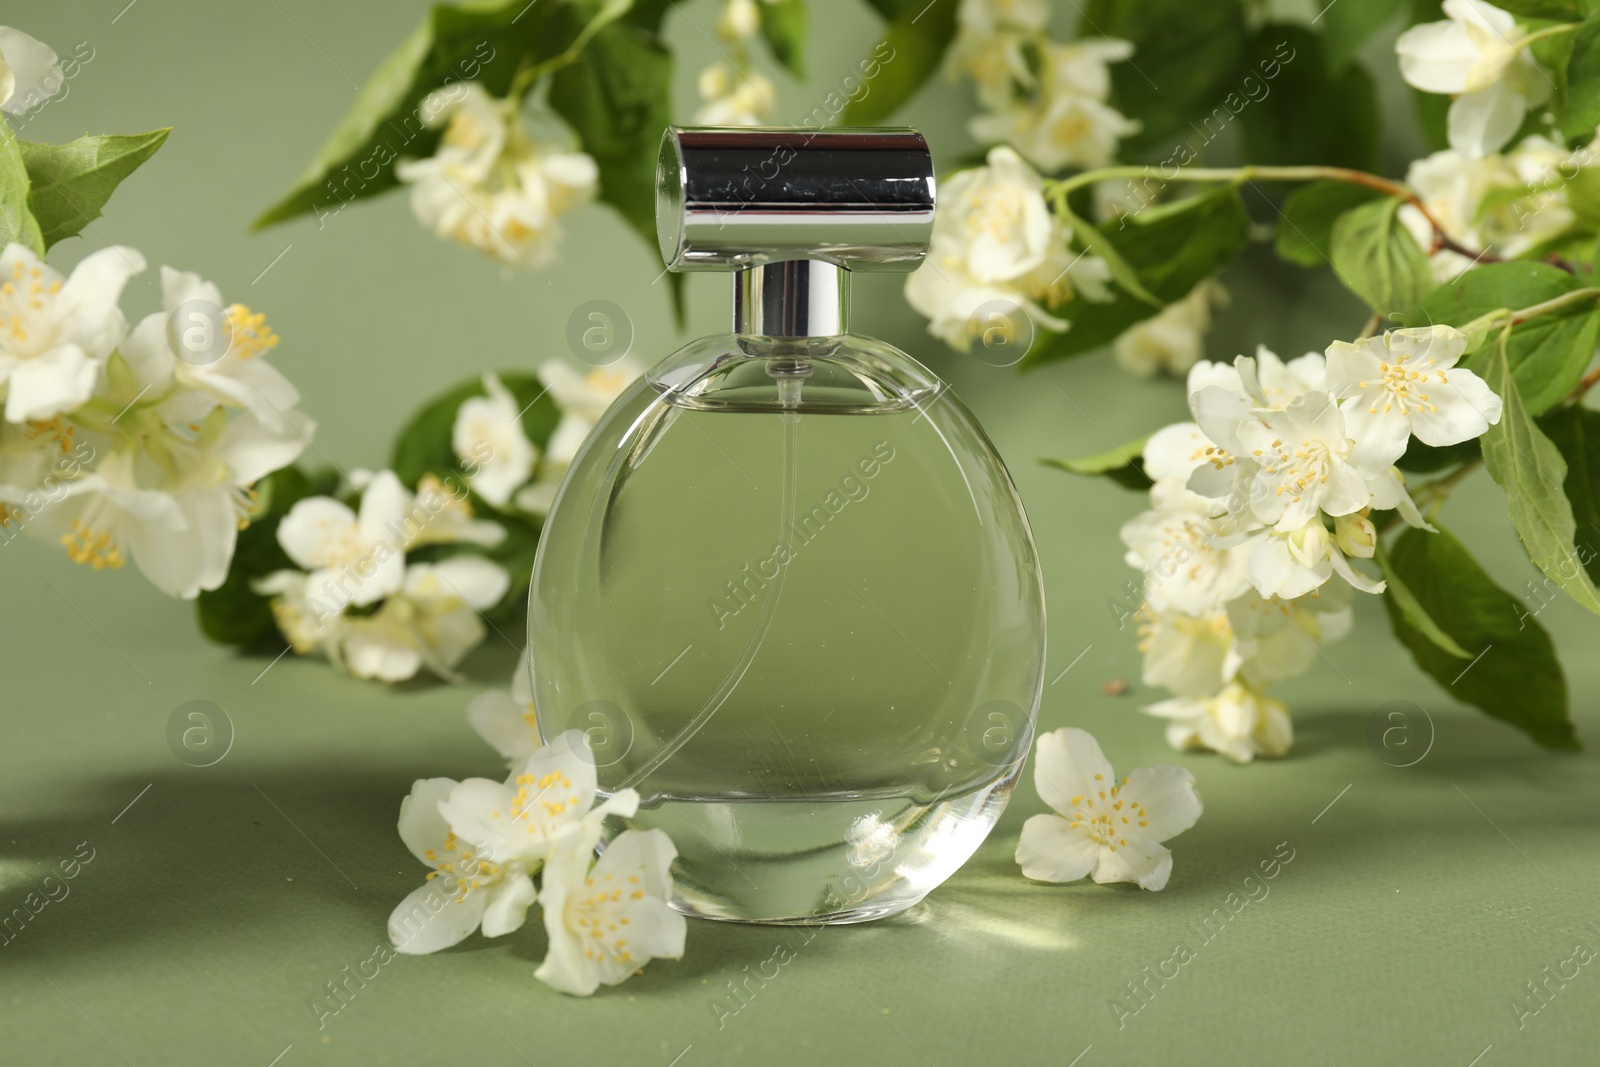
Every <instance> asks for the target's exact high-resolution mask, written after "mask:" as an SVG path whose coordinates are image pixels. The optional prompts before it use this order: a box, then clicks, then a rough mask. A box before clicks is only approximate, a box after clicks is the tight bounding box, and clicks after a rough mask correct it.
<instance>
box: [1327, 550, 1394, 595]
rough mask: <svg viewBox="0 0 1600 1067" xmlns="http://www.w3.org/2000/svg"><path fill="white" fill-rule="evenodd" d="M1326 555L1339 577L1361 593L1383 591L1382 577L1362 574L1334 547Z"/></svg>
mask: <svg viewBox="0 0 1600 1067" xmlns="http://www.w3.org/2000/svg"><path fill="white" fill-rule="evenodd" d="M1328 556H1329V560H1328V562H1329V563H1330V565H1331V566H1332V567H1333V569H1334V570H1335V571H1338V572H1339V577H1341V578H1343V579H1344V580H1345V581H1347V582H1349V583H1350V584H1351V585H1353V586H1355V587H1356V588H1357V589H1359V590H1361V591H1362V592H1363V593H1381V592H1383V588H1384V585H1385V583H1384V581H1383V580H1382V579H1373V578H1368V577H1367V576H1366V575H1365V574H1362V573H1361V572H1360V571H1358V570H1356V569H1355V568H1354V567H1352V566H1350V562H1349V561H1348V560H1346V559H1345V558H1344V555H1343V554H1342V553H1341V552H1339V550H1338V549H1334V550H1333V551H1332V552H1330V553H1329V554H1328Z"/></svg>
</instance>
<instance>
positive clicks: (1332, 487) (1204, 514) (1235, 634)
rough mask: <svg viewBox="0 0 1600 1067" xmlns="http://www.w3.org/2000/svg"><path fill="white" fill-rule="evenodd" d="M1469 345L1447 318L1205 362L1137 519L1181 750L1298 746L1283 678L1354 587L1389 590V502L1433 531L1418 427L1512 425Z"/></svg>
mask: <svg viewBox="0 0 1600 1067" xmlns="http://www.w3.org/2000/svg"><path fill="white" fill-rule="evenodd" d="M1466 344H1467V338H1466V337H1465V335H1463V334H1462V333H1460V332H1459V331H1457V330H1455V329H1453V328H1451V327H1449V326H1433V327H1425V328H1411V329H1401V330H1392V331H1389V332H1387V333H1385V334H1383V335H1382V336H1376V337H1369V338H1364V339H1362V340H1359V341H1357V342H1355V343H1353V344H1351V343H1347V342H1344V341H1335V342H1334V343H1333V344H1332V345H1330V346H1329V347H1328V350H1327V353H1326V355H1325V356H1324V355H1323V354H1319V353H1315V352H1312V353H1307V354H1306V355H1304V356H1301V357H1299V358H1298V359H1294V360H1291V361H1289V362H1287V363H1285V362H1283V361H1282V360H1280V359H1279V358H1278V357H1277V356H1276V355H1275V354H1273V353H1272V352H1271V351H1269V350H1267V349H1266V348H1265V347H1262V348H1260V349H1258V350H1257V354H1256V356H1255V357H1253V358H1252V357H1248V356H1240V357H1239V358H1237V359H1236V360H1234V362H1233V364H1232V365H1228V364H1220V363H1206V362H1203V363H1198V364H1196V365H1195V367H1194V369H1193V370H1192V371H1191V372H1190V374H1189V378H1188V394H1189V408H1190V412H1191V413H1192V414H1193V416H1194V421H1193V422H1183V423H1178V424H1176V425H1173V426H1168V427H1166V428H1165V429H1162V430H1160V431H1159V432H1157V433H1155V434H1154V435H1152V436H1151V437H1150V438H1149V439H1148V440H1147V442H1146V443H1145V446H1144V454H1143V459H1144V470H1145V473H1146V474H1147V475H1148V476H1149V478H1150V479H1151V488H1150V504H1151V507H1150V509H1149V510H1147V511H1145V512H1143V513H1142V514H1140V515H1138V516H1136V517H1135V518H1133V519H1132V520H1130V521H1129V522H1128V523H1127V524H1126V525H1124V526H1123V528H1122V541H1123V543H1124V544H1125V545H1126V546H1127V550H1128V551H1127V557H1126V558H1127V562H1128V563H1129V565H1130V566H1133V567H1135V568H1137V569H1139V570H1140V571H1142V572H1143V574H1144V580H1143V584H1142V589H1141V590H1140V593H1141V594H1142V601H1143V602H1142V604H1141V606H1140V608H1139V611H1138V618H1139V624H1140V634H1141V646H1140V647H1141V649H1142V651H1143V653H1144V681H1145V682H1146V684H1148V685H1153V686H1161V687H1164V688H1166V689H1168V690H1169V691H1171V692H1172V693H1173V697H1172V699H1170V700H1164V701H1160V702H1158V703H1155V704H1152V705H1150V706H1149V707H1148V708H1146V709H1145V710H1147V711H1148V712H1149V713H1150V714H1152V715H1156V716H1159V717H1161V718H1164V719H1167V720H1169V725H1168V728H1167V738H1168V740H1169V741H1170V742H1171V743H1172V744H1173V745H1174V746H1175V747H1178V748H1204V749H1209V750H1212V751H1215V752H1220V753H1222V754H1223V755H1225V756H1227V757H1228V758H1230V759H1233V760H1236V761H1239V762H1247V761H1249V760H1250V759H1252V758H1254V757H1255V756H1281V755H1283V754H1284V753H1285V752H1287V751H1288V749H1289V746H1290V744H1291V742H1292V739H1293V731H1292V728H1291V725H1290V721H1289V717H1288V714H1287V711H1286V709H1285V708H1284V706H1283V704H1282V703H1281V702H1280V701H1277V700H1274V699H1272V698H1270V697H1269V696H1268V695H1267V687H1268V686H1269V685H1270V684H1272V683H1274V682H1277V681H1280V680H1283V679H1286V678H1290V677H1293V676H1295V675H1298V674H1301V673H1303V672H1304V671H1305V670H1307V669H1308V668H1309V667H1310V666H1311V665H1312V664H1313V663H1314V662H1315V661H1316V658H1317V657H1318V655H1319V654H1320V651H1319V646H1320V645H1322V644H1323V643H1325V642H1327V641H1331V640H1334V639H1336V638H1338V637H1339V636H1342V635H1343V634H1344V633H1345V632H1346V631H1347V630H1348V629H1349V627H1350V623H1351V611H1350V600H1351V591H1352V590H1356V591H1360V592H1365V593H1378V592H1382V590H1383V587H1384V586H1383V582H1382V581H1381V580H1379V579H1376V578H1373V577H1371V576H1369V575H1368V574H1366V573H1365V572H1364V571H1363V570H1361V569H1360V568H1359V567H1358V566H1356V561H1359V560H1366V559H1371V558H1372V556H1373V555H1374V554H1375V552H1376V550H1377V542H1378V530H1377V528H1376V526H1375V525H1374V522H1373V518H1372V516H1373V514H1374V513H1377V512H1393V513H1394V515H1395V516H1396V517H1397V518H1398V520H1400V521H1403V522H1405V523H1407V524H1409V525H1411V526H1414V527H1420V528H1422V529H1427V530H1431V529H1432V527H1431V526H1430V525H1429V524H1428V522H1427V521H1426V520H1425V519H1424V518H1423V516H1422V515H1421V514H1420V512H1419V511H1418V509H1417V507H1416V505H1415V504H1414V503H1413V501H1412V500H1411V497H1410V495H1409V494H1408V493H1407V492H1406V489H1405V486H1404V482H1403V479H1402V477H1401V474H1400V471H1399V470H1398V469H1397V468H1396V467H1395V463H1396V461H1397V460H1399V459H1400V457H1401V456H1402V455H1404V454H1405V451H1406V447H1407V445H1408V444H1409V443H1410V441H1411V439H1412V438H1413V437H1415V438H1416V439H1417V440H1419V441H1422V442H1423V443H1424V444H1428V445H1433V446H1444V445H1452V444H1459V443H1460V442H1462V441H1467V440H1470V439H1472V438H1476V437H1478V436H1480V435H1482V434H1483V433H1484V432H1485V431H1486V430H1487V429H1488V428H1489V426H1490V425H1491V424H1492V423H1495V422H1498V421H1499V418H1500V410H1501V402H1500V398H1499V397H1498V396H1496V395H1495V394H1494V393H1493V392H1492V391H1490V389H1489V387H1488V386H1487V385H1486V384H1484V382H1483V380H1482V379H1481V378H1479V377H1478V376H1477V375H1476V374H1474V373H1473V372H1471V371H1469V370H1465V369H1463V368H1461V367H1458V366H1457V365H1456V363H1457V361H1458V360H1459V359H1460V357H1461V355H1462V353H1463V351H1464V350H1465V348H1466Z"/></svg>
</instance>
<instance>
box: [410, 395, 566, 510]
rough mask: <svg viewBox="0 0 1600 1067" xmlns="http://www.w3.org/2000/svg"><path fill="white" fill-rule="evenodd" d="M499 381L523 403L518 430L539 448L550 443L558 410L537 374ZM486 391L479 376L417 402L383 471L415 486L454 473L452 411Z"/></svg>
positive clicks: (456, 467) (458, 467)
mask: <svg viewBox="0 0 1600 1067" xmlns="http://www.w3.org/2000/svg"><path fill="white" fill-rule="evenodd" d="M499 377H500V381H501V383H502V384H503V385H504V386H505V387H506V389H507V390H509V391H510V393H511V395H512V396H514V397H516V398H517V403H519V404H521V405H523V412H522V430H523V432H524V433H526V434H527V435H528V440H530V441H532V442H533V443H534V445H535V446H536V447H537V448H539V449H540V450H541V451H542V450H543V449H544V447H545V446H546V445H547V444H549V443H550V435H551V434H552V433H554V432H555V429H556V423H558V422H560V421H561V412H560V410H559V409H558V408H557V407H556V402H555V400H554V399H553V398H552V397H551V396H550V395H549V392H548V390H547V389H546V388H545V386H544V383H543V382H541V381H540V380H539V378H538V376H537V375H533V374H523V373H517V372H503V373H501V374H500V375H499ZM484 395H486V394H485V392H484V388H483V379H482V378H468V379H467V380H466V381H464V382H461V383H459V384H458V385H456V386H454V387H452V388H451V389H450V390H448V391H447V392H445V393H443V394H441V395H440V396H437V397H435V398H434V399H432V400H430V401H428V402H427V403H426V404H424V405H423V406H422V408H421V409H420V410H418V411H417V413H416V414H414V415H412V416H411V418H410V420H409V421H407V423H406V425H405V428H404V429H402V430H401V431H400V434H399V436H398V437H396V438H395V444H394V452H393V454H392V456H391V457H390V460H389V469H390V470H392V471H394V472H395V474H396V476H398V477H399V479H400V480H401V481H402V482H404V483H405V484H406V485H409V486H415V485H416V484H417V483H418V482H419V481H421V479H422V476H423V475H425V474H433V475H436V476H437V477H439V478H445V477H450V476H455V477H460V476H461V474H462V470H461V464H460V463H459V462H457V460H456V451H455V447H454V445H452V443H451V439H452V437H453V435H454V430H455V424H456V412H457V411H458V410H460V408H461V404H462V402H463V401H465V400H467V399H469V398H471V397H475V396H484Z"/></svg>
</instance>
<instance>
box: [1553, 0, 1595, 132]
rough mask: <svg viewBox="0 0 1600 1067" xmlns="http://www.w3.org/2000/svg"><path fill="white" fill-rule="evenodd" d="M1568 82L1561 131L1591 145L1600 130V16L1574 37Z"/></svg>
mask: <svg viewBox="0 0 1600 1067" xmlns="http://www.w3.org/2000/svg"><path fill="white" fill-rule="evenodd" d="M1566 81H1567V94H1566V96H1567V101H1566V107H1565V109H1564V111H1563V113H1562V116H1561V130H1562V132H1563V133H1565V134H1566V135H1567V137H1569V138H1574V139H1579V138H1581V139H1582V140H1584V141H1585V142H1587V141H1588V140H1590V139H1591V138H1592V137H1594V131H1595V127H1596V126H1600V13H1596V14H1593V15H1590V16H1589V17H1588V18H1587V19H1586V20H1585V21H1584V23H1583V25H1582V26H1581V27H1580V28H1579V29H1578V32H1577V33H1576V34H1575V35H1574V36H1573V38H1572V54H1571V56H1570V57H1569V58H1568V60H1567V79H1566Z"/></svg>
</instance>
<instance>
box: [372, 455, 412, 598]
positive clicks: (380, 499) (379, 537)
mask: <svg viewBox="0 0 1600 1067" xmlns="http://www.w3.org/2000/svg"><path fill="white" fill-rule="evenodd" d="M410 507H411V493H410V491H409V490H407V489H406V487H405V486H403V485H401V484H400V479H399V478H398V477H396V476H395V473H394V471H388V470H383V471H379V472H378V473H377V474H374V475H373V476H372V481H371V482H370V483H368V485H367V487H366V489H364V490H363V491H362V493H361V538H362V540H363V541H365V542H366V543H367V544H369V545H373V544H377V543H379V542H380V541H391V540H392V539H393V538H394V531H395V530H399V529H403V528H404V524H405V519H406V512H407V511H408V510H409V509H410ZM394 547H395V548H401V547H404V546H402V545H395V546H394ZM397 588H398V587H397Z"/></svg>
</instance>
